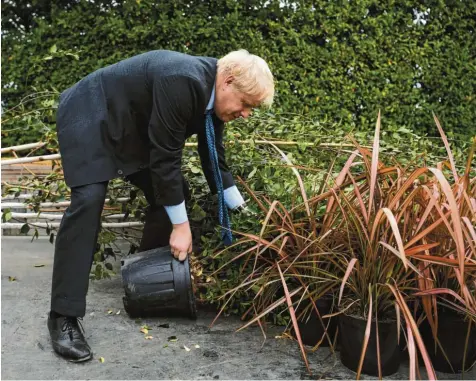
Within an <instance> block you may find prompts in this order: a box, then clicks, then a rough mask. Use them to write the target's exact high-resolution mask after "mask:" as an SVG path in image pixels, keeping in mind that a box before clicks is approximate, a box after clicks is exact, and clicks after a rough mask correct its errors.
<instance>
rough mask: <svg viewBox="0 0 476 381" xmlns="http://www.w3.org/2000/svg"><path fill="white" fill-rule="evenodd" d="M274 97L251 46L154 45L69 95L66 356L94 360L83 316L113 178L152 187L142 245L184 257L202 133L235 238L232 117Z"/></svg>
mask: <svg viewBox="0 0 476 381" xmlns="http://www.w3.org/2000/svg"><path fill="white" fill-rule="evenodd" d="M273 96H274V80H273V76H272V74H271V72H270V70H269V68H268V65H267V64H266V62H265V61H264V60H263V59H261V58H259V57H257V56H255V55H252V54H249V53H248V52H247V51H246V50H239V51H235V52H231V53H230V54H228V55H226V56H224V57H222V58H221V59H220V60H217V59H215V58H210V57H197V56H190V55H186V54H182V53H177V52H172V51H160V50H159V51H152V52H148V53H144V54H140V55H138V56H135V57H132V58H129V59H126V60H124V61H121V62H119V63H116V64H114V65H111V66H108V67H105V68H103V69H100V70H97V71H95V72H94V73H92V74H89V75H88V76H86V77H85V78H83V79H82V80H80V81H79V82H78V83H76V84H75V85H73V86H72V87H71V88H69V89H67V90H66V91H64V92H63V93H62V94H61V96H60V103H59V107H58V112H57V131H58V140H59V144H60V152H61V158H62V163H63V171H64V176H65V181H66V184H67V185H68V186H69V187H70V188H71V204H70V206H69V207H68V209H67V210H66V212H65V215H64V217H63V220H62V221H61V226H60V228H59V231H58V235H57V238H56V246H55V258H54V267H53V280H52V293H51V311H50V313H49V317H48V329H49V332H50V336H51V339H52V343H53V348H54V350H55V351H56V352H57V353H58V354H59V355H61V356H63V357H64V358H66V359H68V360H70V361H73V362H81V361H87V360H89V359H91V358H92V351H91V348H90V347H89V345H88V344H87V342H86V340H85V338H84V336H83V333H82V331H81V329H80V327H79V324H78V318H82V317H83V316H84V314H85V309H86V294H87V291H88V285H89V272H90V270H91V264H92V261H93V255H94V249H95V247H96V241H97V236H98V232H99V229H100V220H101V212H102V209H103V206H104V200H105V197H106V190H107V185H108V181H109V180H111V179H113V178H116V177H124V178H125V179H127V180H128V181H130V182H131V183H132V184H134V185H136V186H138V187H139V188H141V189H142V190H143V191H144V194H145V197H146V199H147V201H148V203H149V204H150V206H149V210H148V213H147V215H146V221H145V225H144V231H143V237H142V241H141V245H140V250H141V251H143V250H148V249H152V248H156V247H160V246H166V245H167V244H169V245H170V247H171V251H172V253H173V255H174V256H175V258H177V259H179V260H181V261H183V260H184V259H186V257H187V254H188V253H190V252H191V249H192V234H191V231H190V225H189V222H188V217H187V213H186V209H185V199H186V197H187V194H188V187H187V185H186V184H185V181H184V179H183V176H182V174H181V159H182V150H183V147H184V144H185V140H186V139H187V138H188V137H190V136H191V135H193V134H196V135H197V139H198V151H199V154H200V158H201V162H202V168H203V170H204V174H205V176H206V178H207V181H208V184H209V186H210V189H211V190H212V192H214V193H218V196H219V208H220V209H219V216H220V224H221V225H222V227H223V228H224V230H223V236H224V240H225V241H227V243H229V242H230V231H229V230H227V228H228V227H229V226H228V214H227V211H226V207H228V208H231V209H235V208H238V207H240V206H242V205H243V204H244V200H243V198H242V196H241V194H240V192H239V191H238V189H237V188H236V186H235V185H234V182H233V177H232V175H231V173H230V171H229V169H228V166H227V164H226V162H225V152H224V147H223V141H222V140H223V128H224V122H229V121H231V120H233V119H236V118H239V117H242V118H247V117H248V116H249V115H250V114H251V111H252V109H253V108H254V107H257V106H261V105H265V106H270V105H271V103H272V101H273ZM225 205H226V206H225Z"/></svg>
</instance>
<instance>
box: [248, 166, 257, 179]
mask: <svg viewBox="0 0 476 381" xmlns="http://www.w3.org/2000/svg"><path fill="white" fill-rule="evenodd" d="M257 170H258V168H257V167H254V168H253V170H252V171H251V172H250V174H249V175H248V180H249V179H251V178H252V177H253V176H254V175H255V174H256V171H257Z"/></svg>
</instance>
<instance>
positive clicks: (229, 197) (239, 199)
mask: <svg viewBox="0 0 476 381" xmlns="http://www.w3.org/2000/svg"><path fill="white" fill-rule="evenodd" d="M223 194H224V196H225V203H226V205H227V206H228V208H230V209H231V210H233V209H236V208H238V207H239V206H241V205H243V204H244V203H245V200H244V199H243V196H241V193H240V191H239V190H238V188H237V187H236V185H233V186H232V187H230V188H226V189H225V191H224V192H223Z"/></svg>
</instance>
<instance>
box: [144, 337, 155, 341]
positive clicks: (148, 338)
mask: <svg viewBox="0 0 476 381" xmlns="http://www.w3.org/2000/svg"><path fill="white" fill-rule="evenodd" d="M153 338H154V336H145V337H144V339H146V340H150V339H153Z"/></svg>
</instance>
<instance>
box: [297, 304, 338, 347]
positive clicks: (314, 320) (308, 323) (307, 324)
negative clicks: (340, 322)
mask: <svg viewBox="0 0 476 381" xmlns="http://www.w3.org/2000/svg"><path fill="white" fill-rule="evenodd" d="M315 303H316V307H317V309H318V310H319V313H320V315H321V318H322V316H324V315H327V314H330V313H332V312H333V299H332V297H331V296H329V297H327V296H326V297H322V298H320V299H317V300H316V301H315ZM309 304H310V303H309V302H307V303H306V304H305V305H304V303H302V307H301V306H300V308H299V310H298V311H297V313H298V314H299V313H300V312H301V311H302V310H303V309H304V308H306V306H308V305H309ZM322 322H323V323H324V327H327V335H324V327H323V324H322V323H321V321H320V320H319V317H318V316H317V313H316V311H315V310H314V308H313V307H309V308H308V310H307V311H306V313H305V314H304V315H303V316H302V318H301V319H298V327H299V332H300V334H301V339H302V342H303V343H304V344H306V345H310V346H315V345H316V344H317V343H318V342H319V341H320V340H321V339H322V343H321V346H323V347H329V346H330V344H332V343H333V341H334V337H335V335H336V332H337V317H331V318H325V319H322ZM293 333H294V330H293ZM329 340H330V341H331V343H329Z"/></svg>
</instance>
